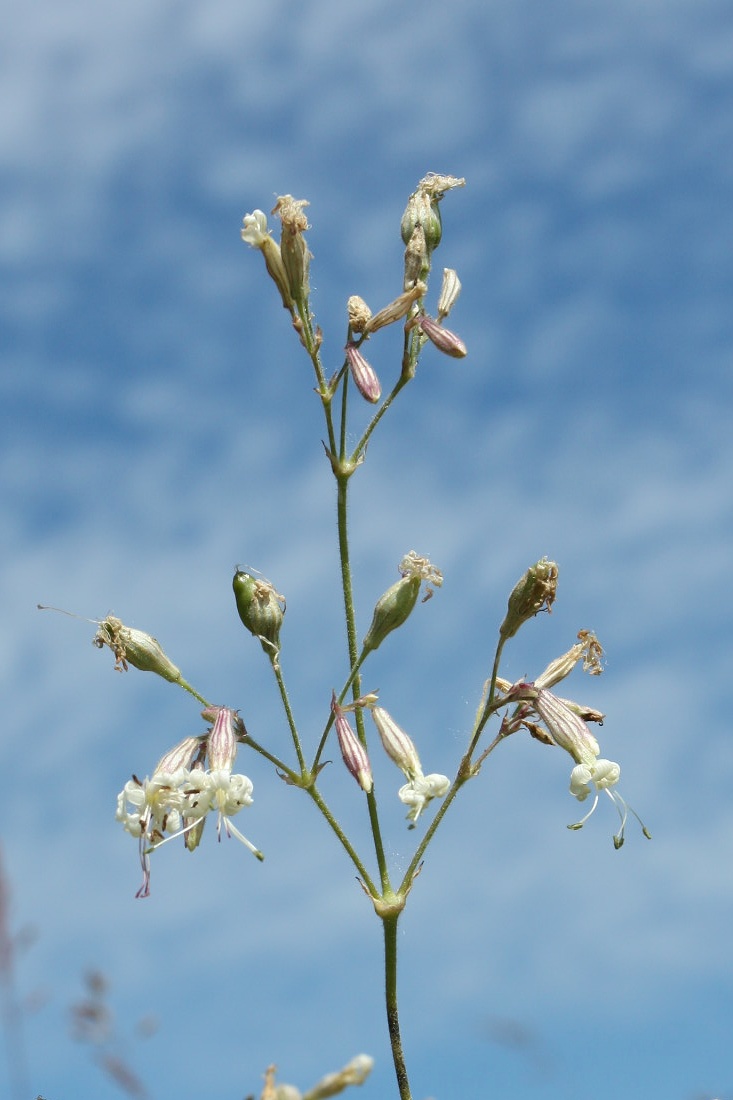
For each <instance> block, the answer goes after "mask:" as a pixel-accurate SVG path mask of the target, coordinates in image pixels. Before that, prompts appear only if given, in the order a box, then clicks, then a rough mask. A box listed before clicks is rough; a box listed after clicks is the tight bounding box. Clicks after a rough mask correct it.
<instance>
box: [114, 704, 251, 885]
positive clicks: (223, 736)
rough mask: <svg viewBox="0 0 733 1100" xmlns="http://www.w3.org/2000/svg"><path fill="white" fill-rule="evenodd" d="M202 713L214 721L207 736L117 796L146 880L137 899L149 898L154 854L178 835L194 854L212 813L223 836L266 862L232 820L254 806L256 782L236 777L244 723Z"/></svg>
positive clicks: (226, 714) (216, 712) (218, 712)
mask: <svg viewBox="0 0 733 1100" xmlns="http://www.w3.org/2000/svg"><path fill="white" fill-rule="evenodd" d="M203 714H204V717H205V718H207V719H209V720H210V721H213V727H212V728H211V729H210V730H209V732H208V734H204V735H203V736H201V737H187V738H185V739H184V740H183V741H181V742H180V744H178V745H176V746H175V747H174V748H173V749H171V750H170V752H168V753H166V755H165V756H163V758H162V759H161V760H160V761H159V763H158V766H157V767H156V768H155V770H154V772H153V775H152V777H151V778H150V779H148V778H146V779H144V780H142V781H141V780H139V779H138V778H137V777H136V776H133V778H132V779H131V780H130V781H129V782H128V783H126V784H125V786H124V788H123V789H122V791H120V793H119V795H118V796H117V814H116V817H117V820H118V821H120V822H121V823H122V825H123V826H124V828H125V829H126V830H127V832H128V833H130V834H131V835H132V836H134V837H137V838H138V839H139V847H140V863H141V866H142V871H143V881H142V885H141V887H140V889H139V890H138V892H137V894H136V897H148V895H149V894H150V854H151V852H153V851H154V850H155V849H156V848H159V847H160V846H161V844H165V843H167V842H168V841H169V840H173V839H174V838H175V837H177V836H183V837H184V840H185V841H186V846H187V847H188V848H189V850H191V851H193V849H194V848H195V847H196V846H197V844H198V840H199V838H200V835H201V830H202V828H203V823H204V820H205V818H206V815H207V814H208V813H209V812H212V811H213V812H215V813H216V814H217V835H218V836H219V838H221V832H222V828H223V829H224V831H225V832H226V834H227V836H232V835H233V836H236V837H237V839H238V840H240V841H241V842H242V844H244V845H245V847H247V848H249V850H250V851H251V852H252V853H253V854H254V855H255V856H256V857H257V858H258V859H260V860H261V859H264V856H263V855H262V853H261V852H260V851H259V850H258V849H257V848H255V846H254V845H253V844H252V843H251V842H250V841H249V840H247V838H246V837H244V836H243V835H242V833H240V831H239V830H238V829H237V828H236V827H235V826H234V825H233V824H232V822H231V818H232V817H233V816H234V815H235V814H236V813H238V812H239V810H241V809H242V807H243V806H249V805H251V804H252V781H251V780H250V779H249V778H248V777H247V776H246V775H233V774H232V767H233V765H234V761H235V759H236V754H237V746H238V742H239V740H240V739H241V737H243V736H244V725H243V723H242V721H241V719H240V718H239V716H238V715H237V712H236V711H234V710H231V709H230V708H228V707H210V708H207V710H205V711H204V712H203ZM204 761H206V762H207V763H208V770H207V769H205V768H204Z"/></svg>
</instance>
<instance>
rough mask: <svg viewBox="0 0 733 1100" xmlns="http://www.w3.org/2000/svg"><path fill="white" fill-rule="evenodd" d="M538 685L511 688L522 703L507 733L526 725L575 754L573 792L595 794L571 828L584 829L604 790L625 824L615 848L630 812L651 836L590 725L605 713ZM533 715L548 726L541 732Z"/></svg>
mask: <svg viewBox="0 0 733 1100" xmlns="http://www.w3.org/2000/svg"><path fill="white" fill-rule="evenodd" d="M537 684H538V681H536V682H535V683H534V684H531V683H517V684H514V685H513V686H512V687H510V688H509V690H508V692H507V696H508V698H509V699H513V700H514V701H517V702H518V704H519V705H518V708H517V711H516V712H515V714H514V716H513V717H512V718H510V720H509V723H508V725H507V732H512V731H513V730H514V729H518V728H519V727H520V726H525V727H526V728H527V729H528V730H529V731H530V733H532V735H533V736H534V737H537V739H538V740H541V741H545V742H546V743H547V744H552V745H557V746H558V747H559V748H561V749H564V750H565V752H567V753H568V754H569V755H570V756H572V758H573V760H574V761H575V767H574V768H573V770H572V771H571V773H570V793H571V794H572V795H573V797H574V798H577V799H578V801H579V802H584V801H585V800H586V798H588V796H589V795H591V794H592V795H594V798H593V805H592V806H591V808H590V810H589V811H588V813H587V814H586V815H585V816H584V817H582V818H581V819H580V821H576V822H574V823H573V824H572V825H568V828H569V829H582V827H583V825H585V823H586V821H587V820H588V818H589V817H590V816H591V814H592V813H593V812H594V811H595V809H596V806H597V805H598V799H599V795H600V792H601V791H605V793H606V794H607V795H608V797H609V798H610V799H611V801H612V802H613V804H614V806H615V807H616V810H617V811H618V815H619V817H620V819H621V827H620V828H619V831H618V832H617V833H615V834H614V837H613V843H614V847H615V848H620V847H621V846H622V844H623V843H624V830H625V828H626V821H627V819H628V816H629V814H632V815H633V816H634V817H635V818H636V820H637V821H638V822H639V824H640V825H641V829H642V832H643V833H644V836H645V837H647V838H648V839H651V834H650V833H649V830H648V829H647V827H646V826H645V825H644V823H643V821H642V820H641V818H640V817H639V815H638V814H637V813H636V811H635V810H633V809H632V808H631V807H630V806H629V805H628V804H627V803H626V801H625V800H624V798H623V797H622V796H621V794H620V793H619V791H618V790H616V784H617V783H618V781H619V778H620V776H621V768H620V767H619V765H618V764H617V763H616V762H615V761H613V760H606V759H604V758H603V757H601V755H600V752H601V750H600V746H599V744H598V741H597V739H596V737H595V736H594V734H593V733H592V732H591V730H590V728H589V726H588V721H600V720H601V719H602V718H603V715H602V714H600V712H599V711H594V710H592V709H591V708H589V707H582V706H580V705H579V704H577V703H573V702H571V701H570V700H568V699H561V698H560V697H559V696H558V695H555V694H553V692H551V691H549V690H548V688H545V687H538V686H537ZM533 715H534V716H536V717H537V718H539V719H540V721H541V723H542V726H543V727H544V729H540V730H539V731H538V728H537V726H536V725H535V724H534V723H533V722H532V721H531V717H532V716H533Z"/></svg>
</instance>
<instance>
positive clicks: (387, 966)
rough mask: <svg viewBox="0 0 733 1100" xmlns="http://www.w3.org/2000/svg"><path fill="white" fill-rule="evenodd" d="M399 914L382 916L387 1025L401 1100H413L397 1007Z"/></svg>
mask: <svg viewBox="0 0 733 1100" xmlns="http://www.w3.org/2000/svg"><path fill="white" fill-rule="evenodd" d="M398 920H399V914H396V915H394V916H388V917H383V918H382V924H383V927H384V993H385V1004H386V1009H387V1027H388V1029H389V1043H390V1046H391V1048H392V1061H393V1062H394V1070H395V1075H396V1077H397V1088H398V1089H399V1090H400V1100H412V1093H411V1091H410V1082H409V1080H408V1077H407V1066H406V1065H405V1058H404V1055H403V1053H402V1037H401V1035H400V1014H399V1009H398V1007H397V922H398Z"/></svg>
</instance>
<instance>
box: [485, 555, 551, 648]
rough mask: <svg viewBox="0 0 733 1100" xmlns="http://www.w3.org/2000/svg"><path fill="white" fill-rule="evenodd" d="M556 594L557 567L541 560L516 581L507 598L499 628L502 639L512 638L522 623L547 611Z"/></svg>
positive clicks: (546, 560) (543, 559) (544, 559)
mask: <svg viewBox="0 0 733 1100" xmlns="http://www.w3.org/2000/svg"><path fill="white" fill-rule="evenodd" d="M556 592H557V565H556V564H555V562H554V561H548V559H547V558H541V560H540V561H538V562H537V564H536V565H532V566H530V568H529V569H528V570H527V572H526V573H525V574H524V576H523V577H520V579H519V580H518V581H517V583H516V585H515V586H514V588H513V589H512V593H511V595H510V596H509V605H508V607H507V613H506V618H505V619H504V622H503V623H502V624H501V626H500V627H499V634H500V635H501V637H502V638H504V639H506V638H513V637H514V635H515V634H516V633H517V631H518V630H519V628H520V626H522V624H523V623H526V622H527V620H528V619H531V618H532V617H533V616H534V615H536V614H537V613H538V611H541V610H542V608H543V607H546V608H547V610H548V611H549V610H550V609H551V607H552V604H553V603H554V602H555V593H556Z"/></svg>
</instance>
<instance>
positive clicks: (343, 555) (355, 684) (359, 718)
mask: <svg viewBox="0 0 733 1100" xmlns="http://www.w3.org/2000/svg"><path fill="white" fill-rule="evenodd" d="M336 484H337V507H336V511H337V521H338V540H339V559H340V562H341V584H342V588H343V593H344V616H345V618H346V639H347V644H348V649H349V667H350V668H351V669H352V670H353V669H354V666H355V665H357V664H358V661H357V657H358V647H357V641H356V613H355V610H354V591H353V586H352V581H351V563H350V561H349V531H348V489H349V479H348V477H347V476H340V477H337V479H336ZM352 693H353V697H354V699H358V698H359V695H360V694H361V676H360V675H359V673H358V671H357V672H356V675H353V674H352ZM356 728H357V733H358V735H359V740H360V741H361V743H362V744H363V746H364V748H365V749H366V747H367V743H366V734H365V732H364V717H363V715H362V713H361V711H360V710H358V711H357V712H356ZM367 808H368V810H369V822H370V825H371V829H372V837H373V840H374V854H375V855H376V858H377V865H378V867H379V878H380V881H381V883H382V889H383V890H388V889H389V888H390V884H389V873H388V871H387V859H386V856H385V854H384V844H383V842H382V833H381V829H380V827H379V813H378V811H377V800H376V797H375V794H374V790H371V791H370V792H369V794H368V795H367Z"/></svg>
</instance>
